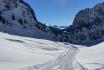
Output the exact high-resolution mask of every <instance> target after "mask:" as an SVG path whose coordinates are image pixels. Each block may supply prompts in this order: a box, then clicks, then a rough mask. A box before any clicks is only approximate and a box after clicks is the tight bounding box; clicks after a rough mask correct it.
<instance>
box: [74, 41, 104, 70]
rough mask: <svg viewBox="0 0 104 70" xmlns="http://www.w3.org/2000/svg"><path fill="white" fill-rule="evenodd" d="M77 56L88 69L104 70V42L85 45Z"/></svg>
mask: <svg viewBox="0 0 104 70" xmlns="http://www.w3.org/2000/svg"><path fill="white" fill-rule="evenodd" d="M76 58H77V61H78V62H79V63H80V64H81V65H83V66H84V67H85V68H87V69H88V70H104V42H102V43H100V44H97V45H94V46H91V47H87V48H86V47H84V46H83V47H82V48H80V51H79V53H78V55H77V57H76Z"/></svg>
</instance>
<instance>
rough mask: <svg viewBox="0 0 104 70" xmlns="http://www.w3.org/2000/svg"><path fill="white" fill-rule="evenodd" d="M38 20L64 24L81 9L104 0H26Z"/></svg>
mask: <svg viewBox="0 0 104 70" xmlns="http://www.w3.org/2000/svg"><path fill="white" fill-rule="evenodd" d="M26 1H27V2H28V3H29V4H30V5H31V7H32V8H33V9H34V12H35V14H36V17H37V19H38V20H39V21H41V22H43V23H45V24H47V25H59V26H66V25H71V24H72V23H73V20H74V17H75V15H76V14H77V13H78V11H80V10H81V9H85V8H91V7H93V6H94V5H96V4H97V3H100V2H104V0H26Z"/></svg>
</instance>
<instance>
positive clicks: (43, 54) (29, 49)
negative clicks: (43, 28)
mask: <svg viewBox="0 0 104 70" xmlns="http://www.w3.org/2000/svg"><path fill="white" fill-rule="evenodd" d="M51 45H52V46H51ZM57 46H58V45H57V44H56V43H54V42H51V41H48V40H41V39H33V38H26V37H19V36H13V35H9V34H6V33H0V70H19V69H20V68H22V67H23V66H24V67H25V66H28V65H29V64H34V65H36V64H42V63H45V62H47V61H49V60H52V59H54V58H56V57H57V56H58V55H59V54H60V53H62V52H63V51H64V49H63V47H62V48H61V47H60V46H59V47H60V48H59V47H57Z"/></svg>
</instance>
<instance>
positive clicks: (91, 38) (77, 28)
mask: <svg viewBox="0 0 104 70" xmlns="http://www.w3.org/2000/svg"><path fill="white" fill-rule="evenodd" d="M65 33H66V34H65ZM65 33H64V34H65V36H66V37H65V36H64V37H65V40H66V39H68V40H67V42H72V43H89V42H91V43H92V42H95V41H100V40H104V38H103V37H104V3H99V4H97V5H96V6H94V7H93V8H87V9H83V10H81V11H79V13H78V14H77V15H76V17H75V19H74V22H73V25H71V26H70V27H69V28H68V29H66V32H65ZM62 40H63V39H62ZM63 41H64V40H63Z"/></svg>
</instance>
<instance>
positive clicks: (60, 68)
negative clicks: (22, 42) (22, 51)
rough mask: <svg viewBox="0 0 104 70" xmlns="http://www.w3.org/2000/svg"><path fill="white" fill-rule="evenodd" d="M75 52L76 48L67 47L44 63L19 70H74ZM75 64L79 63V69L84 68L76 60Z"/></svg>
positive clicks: (76, 51) (82, 69)
mask: <svg viewBox="0 0 104 70" xmlns="http://www.w3.org/2000/svg"><path fill="white" fill-rule="evenodd" d="M77 53H78V49H77V48H74V47H71V48H67V49H66V50H65V52H63V53H62V54H60V56H59V57H57V58H56V59H54V60H51V61H49V62H47V63H45V64H40V65H32V66H27V67H26V68H22V69H20V70H75V69H74V67H73V61H74V58H75V55H76V54H77ZM76 65H77V66H78V65H79V66H80V69H81V70H85V69H84V68H83V67H81V65H80V64H79V63H78V62H76Z"/></svg>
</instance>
